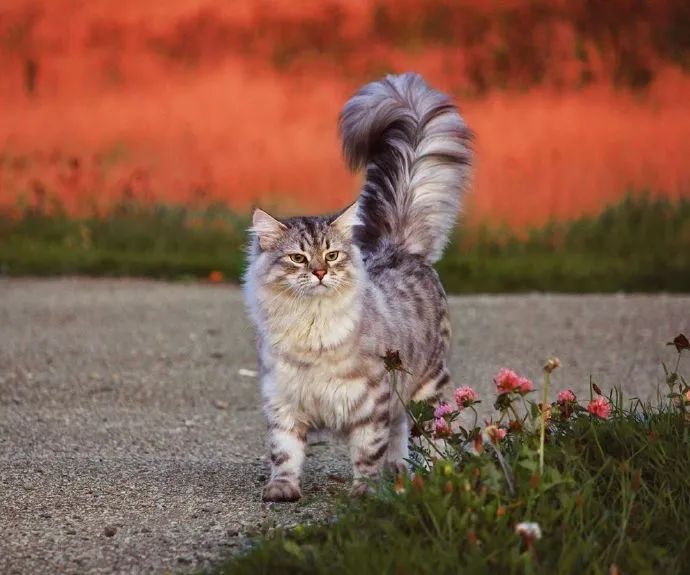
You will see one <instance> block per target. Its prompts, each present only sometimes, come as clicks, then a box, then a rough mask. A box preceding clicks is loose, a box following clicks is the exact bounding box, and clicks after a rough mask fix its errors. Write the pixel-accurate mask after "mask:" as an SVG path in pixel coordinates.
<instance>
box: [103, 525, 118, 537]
mask: <svg viewBox="0 0 690 575" xmlns="http://www.w3.org/2000/svg"><path fill="white" fill-rule="evenodd" d="M115 533H117V527H113V526H112V525H107V526H106V527H105V529H103V535H105V536H106V537H112V536H113V535H115Z"/></svg>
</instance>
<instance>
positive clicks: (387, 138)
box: [244, 74, 471, 501]
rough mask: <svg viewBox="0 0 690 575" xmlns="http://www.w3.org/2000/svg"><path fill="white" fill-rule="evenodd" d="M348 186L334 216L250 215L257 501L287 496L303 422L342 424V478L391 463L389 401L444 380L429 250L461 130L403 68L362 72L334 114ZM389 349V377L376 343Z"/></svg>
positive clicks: (456, 194) (447, 203) (397, 415)
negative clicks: (372, 74) (372, 75)
mask: <svg viewBox="0 0 690 575" xmlns="http://www.w3.org/2000/svg"><path fill="white" fill-rule="evenodd" d="M340 128H341V133H342V139H343V150H344V153H345V156H346V158H347V160H348V162H349V164H350V166H351V168H352V169H358V168H362V167H365V168H366V180H365V183H364V186H363V188H362V190H361V193H360V196H359V199H358V200H357V202H356V203H354V204H353V205H351V206H350V207H349V208H347V209H345V210H343V211H342V212H340V213H339V214H336V215H335V216H324V217H296V218H290V219H286V220H282V221H279V220H277V219H275V218H273V217H271V216H270V215H268V214H267V213H266V212H264V211H262V210H256V211H255V212H254V217H253V226H252V228H251V232H252V236H253V239H252V243H251V245H250V248H249V268H248V270H247V273H246V276H245V286H244V289H245V295H246V299H247V304H248V308H249V311H250V315H251V317H252V319H253V321H254V323H255V324H256V329H257V334H258V354H259V368H260V377H261V384H262V393H263V401H264V410H265V413H266V416H267V418H268V426H269V434H270V441H269V446H270V457H271V466H272V469H271V478H270V480H269V482H268V484H267V485H266V487H265V488H264V491H263V498H264V500H267V501H292V500H295V499H298V498H299V497H300V495H301V491H300V474H301V469H302V463H303V461H304V448H305V441H306V437H307V431H309V430H311V429H324V428H326V429H330V430H332V431H334V432H336V433H340V434H342V435H345V436H346V437H347V440H348V442H349V446H350V454H351V458H352V463H353V467H354V489H355V490H356V491H363V490H366V487H367V483H368V481H369V480H371V479H375V478H376V477H377V476H378V475H379V474H380V473H381V471H382V469H383V468H384V467H387V466H390V467H392V468H394V469H400V468H404V466H405V462H406V459H407V457H408V451H407V448H408V446H407V442H408V421H407V417H406V414H405V410H404V408H403V405H402V404H401V401H400V399H399V397H398V395H399V396H400V397H401V398H402V400H403V401H405V402H407V401H409V400H410V399H416V400H419V399H429V398H437V397H438V396H439V394H440V392H441V390H442V388H443V386H445V385H447V384H448V382H449V380H450V375H449V373H448V365H447V356H448V350H449V346H450V333H451V332H450V323H449V320H448V309H447V302H446V296H445V293H444V291H443V287H442V286H441V283H440V281H439V278H438V275H437V273H436V271H435V270H434V268H433V267H432V264H433V263H434V262H436V261H437V260H438V259H439V258H440V257H441V254H442V252H443V249H444V247H445V245H446V243H447V241H448V235H449V233H450V231H451V229H452V228H453V226H454V223H455V219H456V215H457V213H458V210H459V208H460V201H461V196H462V193H463V190H464V188H465V186H466V180H467V176H468V171H469V168H470V161H471V152H470V147H469V143H470V139H471V137H470V131H469V129H468V128H467V126H466V124H465V123H464V121H463V119H462V118H461V116H460V115H459V113H458V111H457V108H456V107H455V106H454V105H453V103H452V101H451V100H450V98H449V97H448V96H446V95H445V94H442V93H440V92H438V91H436V90H434V89H432V88H430V87H429V86H427V85H426V83H425V82H424V80H423V79H422V78H421V77H420V76H418V75H416V74H403V75H400V76H388V77H386V78H385V79H383V80H381V81H379V82H373V83H371V84H368V85H366V86H364V87H363V88H362V89H361V90H360V91H359V92H357V93H356V94H355V95H354V96H353V97H352V98H351V99H350V101H349V102H348V103H347V104H346V106H345V108H344V110H343V112H342V115H341V117H340ZM389 351H398V352H399V354H400V357H401V359H402V363H403V365H404V367H405V369H406V370H407V371H409V374H405V373H400V372H399V373H398V377H397V385H398V389H397V390H393V389H392V388H391V385H392V384H391V375H390V373H388V372H387V371H386V367H385V365H384V362H383V360H382V357H383V356H385V355H386V353H387V352H389Z"/></svg>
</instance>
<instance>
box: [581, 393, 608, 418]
mask: <svg viewBox="0 0 690 575" xmlns="http://www.w3.org/2000/svg"><path fill="white" fill-rule="evenodd" d="M587 411H589V412H590V413H591V414H592V415H596V416H597V417H601V419H608V417H609V415H611V404H610V403H609V402H608V400H607V399H606V398H605V397H603V396H601V395H598V396H597V397H595V398H594V399H593V400H592V401H590V402H589V405H588V406H587Z"/></svg>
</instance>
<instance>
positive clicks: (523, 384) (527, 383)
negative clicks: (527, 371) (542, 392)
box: [515, 377, 534, 395]
mask: <svg viewBox="0 0 690 575" xmlns="http://www.w3.org/2000/svg"><path fill="white" fill-rule="evenodd" d="M515 391H517V392H518V393H519V394H520V395H525V394H527V393H529V392H530V391H534V383H532V381H531V380H529V379H527V378H526V377H521V378H520V379H519V380H518V387H517V389H516V390H515Z"/></svg>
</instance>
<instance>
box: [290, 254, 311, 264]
mask: <svg viewBox="0 0 690 575" xmlns="http://www.w3.org/2000/svg"><path fill="white" fill-rule="evenodd" d="M290 259H291V260H292V261H293V262H295V263H296V264H303V263H304V262H306V261H307V256H305V255H303V254H290Z"/></svg>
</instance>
